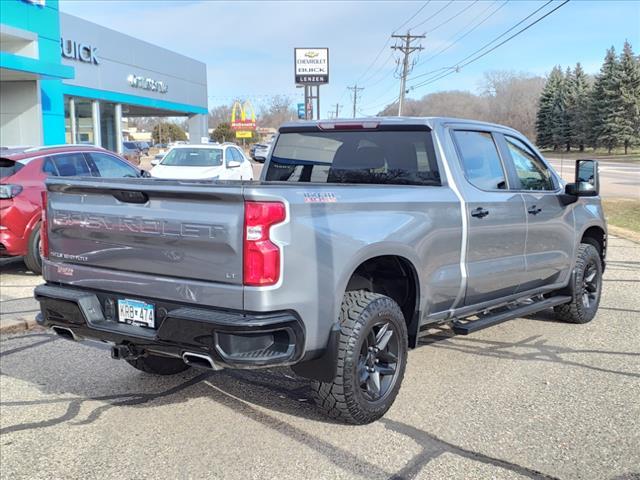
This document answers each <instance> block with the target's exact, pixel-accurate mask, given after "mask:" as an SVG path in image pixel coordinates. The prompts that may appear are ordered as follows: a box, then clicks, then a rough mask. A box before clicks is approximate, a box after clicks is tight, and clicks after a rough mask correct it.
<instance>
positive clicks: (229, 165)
mask: <svg viewBox="0 0 640 480" xmlns="http://www.w3.org/2000/svg"><path fill="white" fill-rule="evenodd" d="M239 166H240V162H239V161H237V160H229V161H228V162H227V168H238V167H239Z"/></svg>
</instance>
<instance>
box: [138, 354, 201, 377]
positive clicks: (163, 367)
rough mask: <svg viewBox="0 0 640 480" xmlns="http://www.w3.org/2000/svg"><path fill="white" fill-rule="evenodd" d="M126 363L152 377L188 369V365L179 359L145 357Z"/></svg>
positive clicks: (155, 356)
mask: <svg viewBox="0 0 640 480" xmlns="http://www.w3.org/2000/svg"><path fill="white" fill-rule="evenodd" d="M127 363H128V364H129V365H131V366H132V367H133V368H136V369H138V370H140V371H142V372H145V373H152V374H154V375H174V374H176V373H180V372H184V371H185V370H186V369H187V368H189V365H187V364H186V363H184V362H183V361H182V359H181V358H173V357H161V356H158V355H147V356H146V357H140V358H137V359H135V360H127Z"/></svg>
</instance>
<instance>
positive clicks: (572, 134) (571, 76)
mask: <svg viewBox="0 0 640 480" xmlns="http://www.w3.org/2000/svg"><path fill="white" fill-rule="evenodd" d="M590 96H591V85H590V83H589V78H588V77H587V75H586V74H585V73H584V70H583V69H582V65H580V63H579V62H578V63H577V64H576V66H575V68H574V70H573V72H568V74H567V99H566V117H567V137H568V142H569V145H570V146H572V147H577V148H578V150H580V151H581V152H584V147H585V144H586V143H587V141H588V139H589V102H590V99H591V97H590Z"/></svg>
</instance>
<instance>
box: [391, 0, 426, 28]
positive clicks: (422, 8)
mask: <svg viewBox="0 0 640 480" xmlns="http://www.w3.org/2000/svg"><path fill="white" fill-rule="evenodd" d="M429 3H431V0H427V1H426V2H424V5H422V6H421V7H420V8H419V9H418V11H417V12H416V13H414V14H413V15H411V17H409V19H408V20H407V21H405V22H404V23H403V24H402V25H400V26H399V27H398V28H396V29H395V30H394V31H393V32H391V34H392V35H393V34H394V33H396V32H397V31H398V30H400V29H401V28H402V27H404V26H405V25H406V24H407V23H409V22H410V21H411V20H413V19H414V18H416V16H417V15H418V14H419V13H420V12H421V11H422V10H424V7H426V6H427V5H429Z"/></svg>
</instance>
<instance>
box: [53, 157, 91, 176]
mask: <svg viewBox="0 0 640 480" xmlns="http://www.w3.org/2000/svg"><path fill="white" fill-rule="evenodd" d="M50 158H51V159H52V160H53V163H54V164H55V166H56V168H57V169H58V174H59V175H60V176H61V177H90V176H91V171H90V170H89V165H88V164H87V161H86V159H85V158H84V154H83V153H81V152H75V153H64V154H61V155H56V156H54V157H50Z"/></svg>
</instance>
